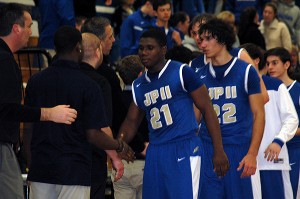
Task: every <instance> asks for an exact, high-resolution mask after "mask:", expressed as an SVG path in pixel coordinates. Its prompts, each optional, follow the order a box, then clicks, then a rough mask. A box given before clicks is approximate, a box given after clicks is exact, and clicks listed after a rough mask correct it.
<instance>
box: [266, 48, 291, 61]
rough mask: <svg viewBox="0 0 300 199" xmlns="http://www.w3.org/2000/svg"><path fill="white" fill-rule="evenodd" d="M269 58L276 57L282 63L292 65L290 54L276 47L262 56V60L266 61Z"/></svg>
mask: <svg viewBox="0 0 300 199" xmlns="http://www.w3.org/2000/svg"><path fill="white" fill-rule="evenodd" d="M269 56H277V57H279V59H280V60H281V61H282V62H283V63H286V62H290V63H292V58H291V54H290V52H289V51H288V50H287V49H285V48H283V47H276V48H272V49H270V50H267V52H266V53H265V55H264V60H265V61H266V60H267V58H268V57H269Z"/></svg>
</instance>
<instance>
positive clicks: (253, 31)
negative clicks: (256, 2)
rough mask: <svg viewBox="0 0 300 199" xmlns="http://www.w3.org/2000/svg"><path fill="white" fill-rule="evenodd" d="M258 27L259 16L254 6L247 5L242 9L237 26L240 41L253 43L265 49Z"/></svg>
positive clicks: (263, 39)
mask: <svg viewBox="0 0 300 199" xmlns="http://www.w3.org/2000/svg"><path fill="white" fill-rule="evenodd" d="M258 27H259V16H258V13H257V10H256V8H254V7H248V8H246V9H245V10H243V12H242V13H241V18H240V23H239V28H238V36H239V39H240V43H241V44H245V43H253V44H256V45H258V46H259V47H261V48H262V49H264V50H265V49H266V44H265V38H264V36H263V35H262V34H261V32H260V31H259V29H258Z"/></svg>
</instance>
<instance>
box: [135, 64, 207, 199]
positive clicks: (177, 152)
mask: <svg viewBox="0 0 300 199" xmlns="http://www.w3.org/2000/svg"><path fill="white" fill-rule="evenodd" d="M202 85H203V83H202V81H201V80H200V79H199V78H198V77H197V76H196V75H195V73H194V72H193V70H192V69H191V68H190V67H188V66H187V65H185V64H182V63H179V62H175V61H171V60H169V61H168V62H167V63H166V65H165V66H164V68H163V69H162V70H161V71H160V72H159V73H156V74H150V73H148V72H146V73H145V74H144V75H142V76H141V77H140V78H138V79H137V80H135V81H134V82H133V85H132V88H133V89H132V94H133V100H134V103H135V104H136V105H137V106H138V107H139V108H140V109H142V110H144V111H145V113H146V117H147V120H148V128H149V140H150V144H149V147H148V149H147V156H146V163H145V170H144V182H143V199H148V198H149V199H153V198H155V199H160V198H161V199H165V198H178V199H181V198H182V199H186V198H194V199H196V198H197V196H198V191H199V184H200V169H199V168H200V165H201V154H202V152H203V149H202V144H201V141H200V138H199V137H198V136H197V135H196V132H197V128H198V125H197V122H196V119H195V114H194V110H193V100H192V98H191V97H190V95H189V93H190V92H192V91H194V90H196V89H197V88H199V87H200V86H202Z"/></svg>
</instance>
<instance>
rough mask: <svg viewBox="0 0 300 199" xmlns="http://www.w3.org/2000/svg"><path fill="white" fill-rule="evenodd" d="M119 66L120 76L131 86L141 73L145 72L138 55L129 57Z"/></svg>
mask: <svg viewBox="0 0 300 199" xmlns="http://www.w3.org/2000/svg"><path fill="white" fill-rule="evenodd" d="M118 65H119V68H118V72H119V75H120V77H121V78H122V80H123V82H124V83H125V84H126V85H131V84H132V82H133V81H134V80H135V79H136V78H138V76H139V74H140V72H143V71H144V66H143V64H142V62H141V60H140V58H139V56H138V55H128V56H126V57H124V58H122V59H121V60H120V61H119V63H118Z"/></svg>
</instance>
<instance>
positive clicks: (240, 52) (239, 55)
mask: <svg viewBox="0 0 300 199" xmlns="http://www.w3.org/2000/svg"><path fill="white" fill-rule="evenodd" d="M243 50H245V49H244V48H241V49H240V50H239V52H238V56H237V57H238V58H239V59H241V54H242V51H243Z"/></svg>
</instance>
